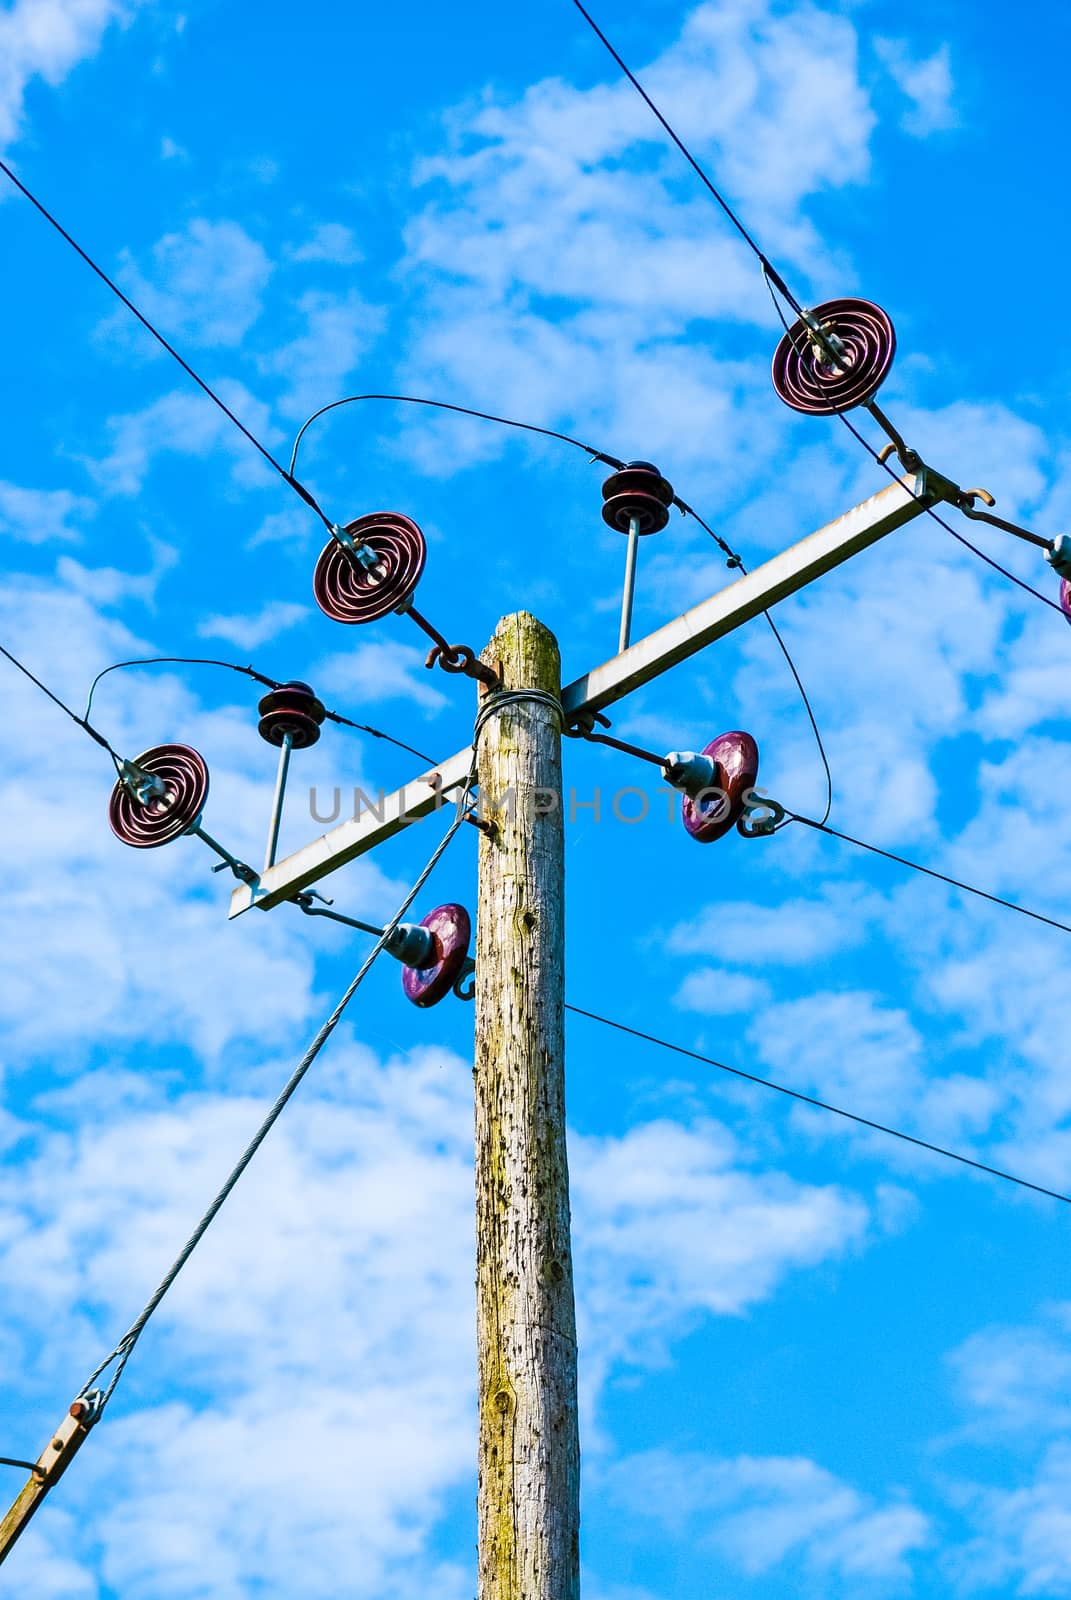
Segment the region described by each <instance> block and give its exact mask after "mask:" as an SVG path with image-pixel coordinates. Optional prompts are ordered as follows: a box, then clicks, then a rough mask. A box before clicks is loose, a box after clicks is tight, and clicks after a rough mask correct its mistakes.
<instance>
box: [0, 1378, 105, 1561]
mask: <svg viewBox="0 0 1071 1600" xmlns="http://www.w3.org/2000/svg"><path fill="white" fill-rule="evenodd" d="M94 1421H95V1416H94V1414H93V1412H92V1410H91V1409H90V1408H89V1407H88V1406H87V1404H86V1402H85V1401H83V1400H76V1401H75V1402H74V1405H72V1406H71V1409H70V1411H68V1413H67V1415H66V1416H65V1417H64V1419H63V1421H62V1422H61V1423H60V1425H59V1427H58V1428H57V1429H56V1431H55V1433H54V1434H53V1435H52V1437H51V1439H50V1440H49V1441H48V1444H47V1445H46V1446H45V1448H44V1449H43V1450H42V1452H41V1454H40V1455H39V1456H38V1458H37V1460H36V1462H35V1463H34V1467H33V1472H32V1475H31V1477H30V1479H29V1481H28V1482H27V1483H26V1484H25V1486H24V1487H23V1489H22V1491H21V1493H20V1494H19V1495H18V1497H17V1498H16V1500H15V1502H14V1504H13V1505H12V1507H11V1510H10V1511H9V1512H8V1513H7V1515H6V1516H5V1517H4V1520H3V1521H2V1522H0V1563H2V1562H3V1561H4V1559H5V1557H6V1556H8V1555H9V1554H10V1553H11V1550H12V1547H13V1546H14V1544H15V1541H16V1540H17V1539H18V1537H19V1535H20V1533H22V1531H23V1529H24V1528H25V1527H26V1524H27V1523H28V1522H29V1520H30V1518H31V1517H32V1516H33V1514H34V1512H35V1511H36V1510H37V1508H38V1506H39V1505H40V1504H41V1502H42V1500H43V1499H44V1498H45V1495H46V1494H47V1493H48V1491H49V1490H50V1489H51V1488H53V1487H54V1486H55V1485H56V1484H57V1483H58V1482H59V1480H60V1478H62V1476H63V1474H64V1473H65V1472H66V1470H67V1468H68V1467H69V1466H70V1464H71V1462H72V1461H73V1460H74V1457H75V1456H76V1455H77V1453H78V1451H79V1450H80V1449H81V1447H82V1445H83V1444H84V1443H85V1441H86V1439H87V1438H88V1437H89V1430H90V1428H91V1427H92V1426H93V1422H94Z"/></svg>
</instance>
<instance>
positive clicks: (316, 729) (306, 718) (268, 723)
mask: <svg viewBox="0 0 1071 1600" xmlns="http://www.w3.org/2000/svg"><path fill="white" fill-rule="evenodd" d="M257 710H258V711H259V712H260V722H259V723H258V724H257V732H258V733H259V734H260V737H261V738H262V739H266V740H267V741H268V743H269V744H273V745H276V746H278V745H281V744H282V742H283V740H284V738H285V737H286V735H287V734H289V735H290V742H291V744H292V746H293V748H294V749H295V750H307V749H308V747H309V746H310V745H313V744H315V743H316V741H317V739H318V738H319V737H320V724H321V722H322V721H323V720H324V717H325V716H326V715H327V713H326V711H325V710H324V707H323V704H322V702H321V701H319V700H317V698H316V696H315V695H314V694H313V692H312V690H311V689H310V688H309V685H308V684H307V683H300V682H298V681H297V680H296V679H295V680H294V681H293V682H292V683H284V684H281V685H280V687H279V688H278V689H272V690H271V691H270V693H268V694H266V695H265V696H264V698H263V700H261V702H260V705H259V706H258V707H257Z"/></svg>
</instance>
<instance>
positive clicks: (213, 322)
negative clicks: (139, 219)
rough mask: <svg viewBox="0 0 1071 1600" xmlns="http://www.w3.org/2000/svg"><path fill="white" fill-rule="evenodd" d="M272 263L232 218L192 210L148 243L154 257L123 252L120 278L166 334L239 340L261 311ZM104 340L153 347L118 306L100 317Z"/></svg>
mask: <svg viewBox="0 0 1071 1600" xmlns="http://www.w3.org/2000/svg"><path fill="white" fill-rule="evenodd" d="M271 273H272V264H271V261H270V260H269V258H268V255H267V253H266V251H265V250H264V247H263V246H262V245H261V244H258V242H257V241H256V240H255V239H253V238H251V237H250V235H249V234H248V233H246V231H245V229H244V228H243V227H241V225H240V224H239V223H237V222H233V221H230V220H228V219H226V218H225V219H224V220H222V221H220V222H210V221H209V220H208V219H207V218H205V217H195V218H194V219H193V221H192V222H190V223H189V224H188V225H187V227H186V228H185V230H184V231H183V232H182V233H167V234H165V235H164V236H163V238H162V239H160V240H158V241H157V243H156V244H155V245H154V246H153V250H152V265H151V266H150V267H148V268H142V267H140V266H139V265H138V264H137V262H136V261H135V260H134V259H133V258H132V257H131V255H130V254H129V252H127V253H126V254H125V255H124V258H123V265H122V267H121V269H120V272H119V281H120V282H121V283H122V285H123V288H124V289H125V290H126V291H127V293H128V294H129V295H130V297H131V299H132V300H133V301H134V302H135V303H136V304H137V305H138V307H139V309H140V310H141V311H143V312H144V314H145V315H146V316H147V317H148V319H149V321H150V322H155V323H156V324H157V325H158V326H159V327H160V329H161V330H162V331H163V332H164V333H166V334H168V335H169V336H170V337H171V338H173V339H174V338H180V337H181V338H182V339H183V340H184V341H185V342H186V343H188V344H193V345H200V346H203V347H220V346H228V347H229V346H234V345H237V344H239V343H241V341H242V339H243V338H244V337H245V335H246V334H247V333H248V331H249V329H250V328H251V327H252V326H253V323H254V322H256V320H257V318H258V317H259V316H260V312H261V306H262V299H263V293H264V290H265V288H266V287H267V284H268V280H269V278H270V277H271ZM103 327H104V329H105V330H106V333H107V336H108V339H109V341H112V340H114V339H115V338H116V337H117V336H118V337H120V338H123V339H124V340H125V339H126V336H127V335H128V334H129V336H130V338H131V339H134V338H136V339H137V340H138V341H139V348H143V349H144V350H145V351H146V353H154V354H155V353H157V352H158V349H159V347H158V346H157V345H156V344H155V343H153V344H149V343H147V342H146V335H145V334H144V333H143V332H142V331H141V329H140V328H139V327H138V326H137V325H136V324H135V323H134V322H133V321H131V319H130V315H129V313H128V312H127V310H126V309H125V308H119V309H118V310H116V311H115V312H114V313H113V314H112V315H111V316H110V317H108V318H107V319H106V321H105V323H104V324H103Z"/></svg>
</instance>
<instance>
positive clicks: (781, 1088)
mask: <svg viewBox="0 0 1071 1600" xmlns="http://www.w3.org/2000/svg"><path fill="white" fill-rule="evenodd" d="M565 1009H566V1011H572V1012H573V1013H574V1015H576V1016H578V1017H587V1018H588V1019H589V1020H590V1021H591V1022H601V1023H602V1024H603V1025H604V1026H605V1027H607V1028H616V1029H617V1031H618V1032H619V1033H628V1034H631V1035H632V1037H633V1038H634V1039H642V1040H644V1042H645V1043H646V1044H656V1045H658V1046H659V1047H660V1048H661V1049H663V1050H672V1051H673V1053H674V1054H675V1055H679V1056H687V1057H688V1058H689V1059H690V1060H692V1061H701V1062H702V1063H703V1064H704V1065H705V1066H708V1067H717V1069H718V1071H719V1072H728V1073H730V1074H731V1075H732V1076H733V1077H734V1078H743V1079H745V1080H746V1081H747V1082H748V1083H757V1084H760V1085H761V1086H762V1088H764V1089H775V1090H776V1091H777V1093H778V1094H783V1095H787V1096H788V1097H789V1099H791V1100H800V1101H802V1102H803V1104H804V1105H808V1106H814V1107H816V1109H817V1110H819V1111H830V1112H832V1113H833V1115H834V1116H836V1117H845V1118H846V1119H847V1120H848V1121H849V1122H857V1123H859V1124H860V1126H862V1127H864V1128H872V1129H873V1130H874V1132H875V1133H885V1134H888V1135H889V1137H890V1138H893V1139H902V1140H903V1142H904V1143H905V1144H913V1145H917V1146H918V1148H919V1149H920V1150H929V1151H930V1152H931V1153H932V1154H933V1155H938V1156H944V1157H945V1158H946V1159H947V1160H949V1161H958V1162H960V1163H961V1164H962V1165H963V1166H965V1167H974V1168H975V1170H976V1171H978V1172H987V1173H988V1174H989V1176H990V1177H992V1178H1003V1179H1004V1181H1005V1182H1006V1183H1014V1184H1017V1185H1018V1186H1019V1187H1020V1188H1021V1189H1032V1190H1033V1191H1034V1193H1035V1194H1044V1195H1047V1196H1048V1197H1049V1199H1050V1200H1062V1201H1063V1202H1064V1204H1065V1205H1071V1195H1066V1194H1060V1193H1059V1191H1058V1190H1056V1189H1046V1188H1045V1187H1044V1186H1043V1185H1042V1184H1040V1183H1031V1182H1030V1181H1029V1180H1028V1179H1027V1178H1019V1177H1016V1175H1015V1174H1014V1173H1012V1172H1004V1171H1002V1170H1001V1168H1000V1167H990V1166H987V1165H986V1163H985V1162H984V1161H975V1160H974V1159H973V1158H972V1157H971V1156H965V1155H962V1154H960V1152H959V1151H957V1150H946V1149H945V1148H944V1146H943V1145H939V1144H931V1143H930V1141H929V1140H928V1139H916V1138H915V1136H914V1134H911V1133H904V1131H903V1130H902V1129H901V1128H890V1127H887V1126H886V1124H885V1123H883V1122H874V1121H873V1120H872V1119H871V1118H870V1117H861V1116H859V1115H858V1113H857V1112H855V1111H845V1110H844V1108H843V1107H842V1106H834V1105H830V1103H829V1102H828V1101H826V1100H817V1099H815V1098H814V1096H813V1095H809V1094H802V1093H801V1092H800V1091H799V1090H798V1089H789V1088H787V1087H786V1086H785V1085H784V1084H783V1083H775V1082H774V1080H773V1079H772V1078H760V1077H759V1076H758V1075H757V1074H756V1073H754V1072H744V1071H743V1069H742V1068H741V1067H730V1066H727V1065H726V1063H725V1062H724V1061H715V1059H714V1057H713V1056H705V1055H701V1054H700V1053H699V1051H697V1050H686V1049H685V1048H684V1046H683V1045H680V1044H671V1043H670V1041H669V1040H668V1039H660V1038H659V1037H658V1036H657V1035H656V1034H653V1033H644V1032H642V1031H641V1030H640V1029H639V1028H630V1027H628V1026H627V1025H626V1024H625V1023H623V1022H615V1021H614V1020H613V1019H612V1018H611V1017H602V1016H599V1014H598V1013H597V1012H595V1011H585V1010H584V1008H583V1007H582V1006H573V1005H570V1004H569V1003H568V1002H566V1004H565Z"/></svg>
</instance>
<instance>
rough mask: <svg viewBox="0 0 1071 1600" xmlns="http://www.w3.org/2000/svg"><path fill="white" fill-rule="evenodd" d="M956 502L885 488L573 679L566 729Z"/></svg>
mask: <svg viewBox="0 0 1071 1600" xmlns="http://www.w3.org/2000/svg"><path fill="white" fill-rule="evenodd" d="M954 492H957V491H956V485H955V484H953V483H950V482H949V480H948V479H947V478H942V477H941V475H940V474H939V473H935V472H934V471H933V470H932V469H931V468H929V467H923V468H921V469H920V471H919V472H917V473H908V474H907V475H906V476H905V477H903V478H901V479H899V480H898V482H896V483H890V484H889V485H888V487H887V488H885V489H882V490H881V491H880V492H879V493H878V494H875V495H871V497H870V499H869V500H864V501H863V503H862V504H861V505H858V506H854V507H853V508H852V510H851V511H846V512H845V513H844V515H843V516H841V517H837V518H836V519H835V520H834V521H833V522H829V523H827V524H826V526H825V527H824V528H820V529H819V530H818V531H817V533H812V534H809V535H808V537H807V538H806V539H801V540H800V542H799V543H798V544H795V545H792V546H791V547H790V548H789V549H788V550H785V551H782V553H781V554H780V555H777V556H774V557H773V559H772V560H771V561H767V562H765V563H764V564H763V565H762V566H761V567H756V568H755V570H754V572H751V573H749V574H748V576H747V577H743V578H738V579H737V581H736V582H735V583H731V584H729V585H728V586H727V587H726V588H724V589H721V590H719V591H718V593H717V594H715V595H711V596H710V598H709V599H707V600H703V601H701V602H700V604H699V605H697V606H693V607H692V609H691V610H690V611H686V612H685V613H684V615H683V616H680V617H677V618H676V619H675V620H674V621H673V622H668V623H667V624H666V625H665V627H663V628H658V629H657V630H656V631H655V632H654V633H652V634H649V635H648V636H647V638H646V639H640V640H639V641H638V642H637V643H636V644H634V645H632V646H631V647H630V648H629V649H627V650H624V651H622V653H621V654H620V655H617V656H614V657H613V659H612V660H610V661H607V662H605V663H604V664H603V665H602V666H601V667H596V668H595V670H594V671H593V672H588V673H585V674H584V676H583V677H582V678H577V679H576V680H575V681H574V682H573V683H571V684H569V685H568V687H567V688H565V689H563V690H562V706H563V708H564V711H565V716H566V721H567V722H575V720H576V719H577V717H578V716H581V715H582V714H583V713H584V712H595V711H601V710H602V709H603V707H604V706H609V705H613V704H614V702H615V701H617V700H622V699H624V697H625V696H626V695H628V694H631V693H632V691H633V690H634V689H640V688H642V687H643V685H644V684H646V683H650V682H651V681H652V679H654V678H657V677H659V676H660V675H661V674H662V673H663V672H665V671H666V670H667V668H669V667H672V666H676V665H677V664H678V663H679V662H682V661H687V660H688V658H689V657H690V656H694V655H696V654H698V652H699V651H700V650H703V649H705V648H706V646H707V645H708V644H712V643H713V642H714V640H715V639H721V638H724V637H725V635H726V634H729V633H733V632H734V631H735V630H736V629H737V628H739V627H741V626H742V625H743V623H745V622H750V621H751V619H752V618H753V617H757V616H760V615H761V614H762V612H764V611H766V610H768V609H769V608H770V607H771V606H774V605H776V604H777V603H778V601H779V600H784V599H786V598H787V596H789V595H791V594H795V593H796V591H797V590H799V589H803V588H806V586H807V585H808V584H810V583H813V582H814V580H815V579H816V578H820V577H821V576H822V574H823V573H826V572H830V571H831V570H832V569H833V568H834V567H839V566H840V565H841V564H842V563H843V562H845V561H847V560H849V559H850V558H851V557H852V556H854V555H856V554H858V552H859V551H860V550H865V549H866V548H867V547H868V546H869V545H872V544H876V543H877V542H878V540H879V539H883V538H884V537H885V536H886V534H889V533H893V532H894V531H895V530H896V529H897V528H900V527H903V526H904V524H905V523H908V522H911V521H913V520H914V518H915V517H918V516H921V515H922V513H923V512H925V511H926V510H928V508H929V507H930V506H932V505H934V504H936V503H937V502H938V501H939V500H944V499H948V498H950V495H951V494H952V493H954ZM471 761H472V751H471V749H465V750H459V751H458V753H457V755H455V756H451V758H450V760H449V761H444V762H443V763H442V764H441V765H440V766H439V767H438V768H437V769H436V770H435V772H433V773H427V774H425V775H424V776H423V777H422V778H418V779H416V780H415V781H414V782H412V783H408V784H406V786H405V787H404V788H403V789H398V790H396V791H395V792H394V793H393V794H391V795H387V796H386V797H385V798H384V800H383V801H382V803H381V804H380V805H378V806H377V807H375V809H374V810H366V811H365V812H364V813H363V815H361V816H360V817H357V818H352V819H350V820H348V821H346V822H341V823H339V825H338V826H337V827H335V828H332V830H331V831H330V833H325V834H323V835H321V837H320V838H319V839H314V840H313V841H312V843H311V844H307V845H305V846H304V847H303V848H302V849H301V850H297V851H295V852H294V854H293V855H290V856H287V857H286V858H285V860H283V861H279V862H277V863H276V864H275V865H274V866H273V867H271V868H269V869H268V870H267V871H265V872H263V873H261V875H260V877H259V878H258V879H257V880H256V881H255V882H254V883H251V884H249V885H246V884H242V885H241V887H239V888H237V889H235V891H234V893H233V895H232V896H231V905H230V912H229V915H230V916H231V917H237V916H241V914H242V912H243V911H248V910H250V908H251V907H253V906H257V907H259V908H260V909H261V910H262V911H269V910H271V908H272V907H273V906H277V905H280V904H281V903H282V902H283V901H284V900H291V899H293V897H294V895H295V894H296V893H297V892H298V891H299V890H301V889H307V888H308V887H309V886H310V885H311V884H314V883H318V882H319V881H320V879H321V878H325V877H326V876H327V875H328V873H331V872H335V871H336V870H337V869H338V868H339V867H342V866H345V865H346V863H347V862H349V861H354V860H356V858H357V857H358V856H362V855H365V854H366V853H367V852H368V851H369V850H374V849H375V848H376V846H377V845H380V844H382V843H383V841H384V840H385V839H389V838H391V836H392V835H393V834H395V833H399V832H400V831H401V830H402V829H403V828H406V827H408V826H409V825H410V823H413V822H416V821H419V819H420V818H421V817H426V816H428V815H429V813H430V812H432V811H434V810H436V809H438V808H440V807H441V806H442V805H443V797H444V796H448V795H449V794H450V792H451V791H452V790H456V789H458V788H459V787H460V786H461V785H462V784H463V783H464V782H465V780H466V778H467V776H468V773H469V768H470V765H471ZM436 776H437V777H439V778H441V780H442V781H441V783H440V784H435V783H434V782H433V780H434V779H435V778H436Z"/></svg>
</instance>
